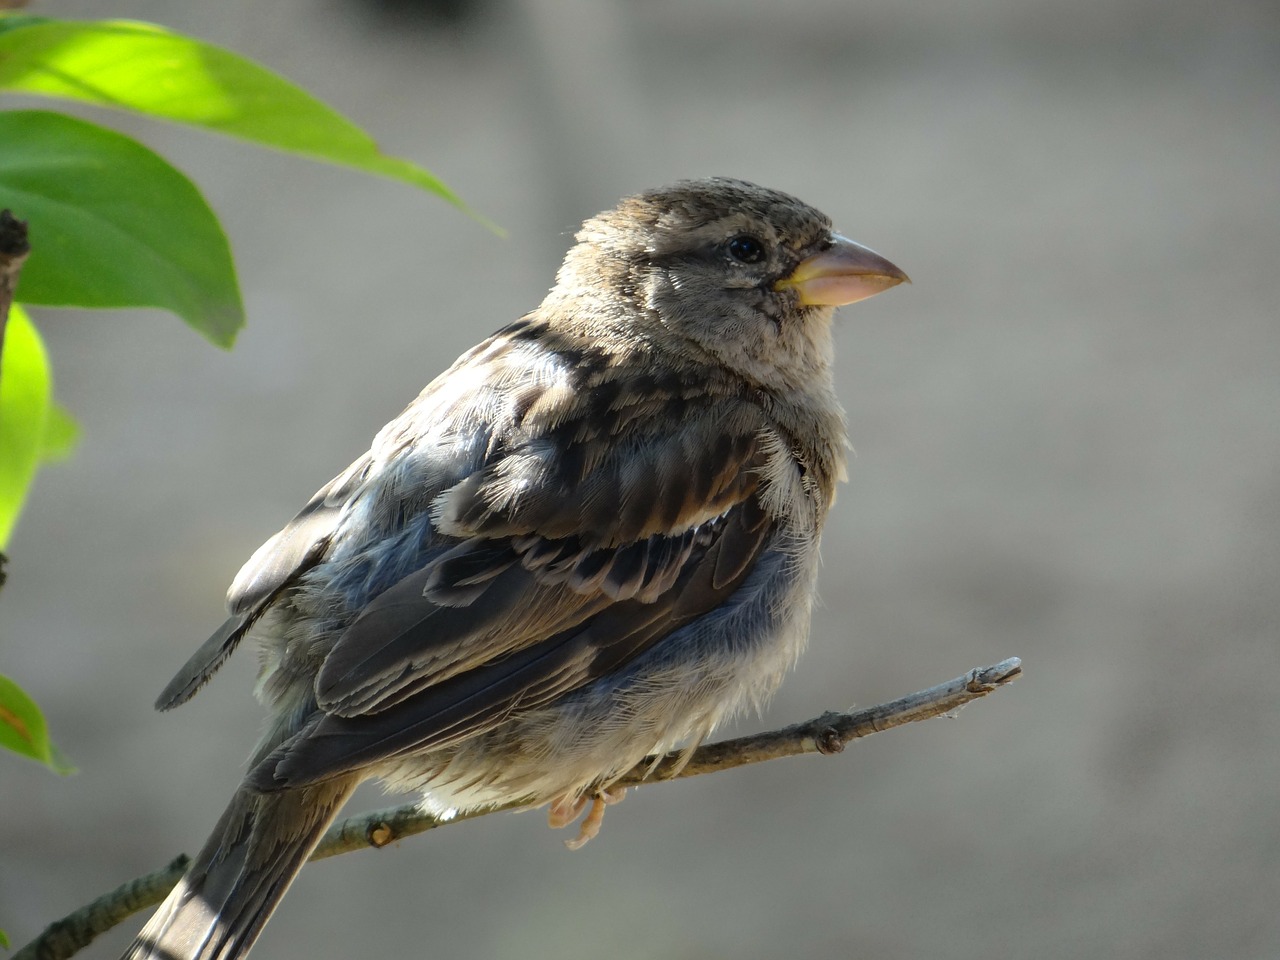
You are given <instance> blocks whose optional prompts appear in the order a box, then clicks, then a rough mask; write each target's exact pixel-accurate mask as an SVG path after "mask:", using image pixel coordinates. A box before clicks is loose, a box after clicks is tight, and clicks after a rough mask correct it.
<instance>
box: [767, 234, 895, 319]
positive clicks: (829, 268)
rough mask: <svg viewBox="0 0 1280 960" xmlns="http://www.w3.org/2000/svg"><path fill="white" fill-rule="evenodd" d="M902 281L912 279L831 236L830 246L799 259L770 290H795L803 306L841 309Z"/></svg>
mask: <svg viewBox="0 0 1280 960" xmlns="http://www.w3.org/2000/svg"><path fill="white" fill-rule="evenodd" d="M903 282H906V283H910V282H911V278H910V277H908V276H907V275H906V274H905V273H903V272H902V271H901V270H899V269H898V268H897V267H895V266H894V265H893V264H892V263H890V262H889V261H888V260H886V259H885V258H884V257H882V256H880V254H878V253H876V252H875V251H874V250H868V249H867V248H866V247H864V246H861V245H860V244H857V243H854V242H853V241H852V240H850V239H849V238H847V237H842V236H840V234H838V233H833V234H832V235H831V246H829V247H827V249H825V250H823V251H822V252H821V253H815V254H814V255H813V256H811V257H806V258H805V259H803V260H801V261H800V262H799V263H798V264H796V268H795V269H794V270H792V271H791V275H790V276H788V277H786V278H785V279H782V280H779V281H778V282H777V283H775V284H774V285H773V289H775V290H785V289H788V288H792V289H794V290H795V291H796V294H797V295H798V296H799V297H800V302H801V303H802V304H804V305H805V306H806V307H841V306H844V305H845V304H846V303H856V302H857V301H859V300H865V299H867V297H874V296H875V295H876V294H877V293H882V292H884V291H885V290H888V289H889V288H890V287H896V286H897V285H898V284H900V283H903Z"/></svg>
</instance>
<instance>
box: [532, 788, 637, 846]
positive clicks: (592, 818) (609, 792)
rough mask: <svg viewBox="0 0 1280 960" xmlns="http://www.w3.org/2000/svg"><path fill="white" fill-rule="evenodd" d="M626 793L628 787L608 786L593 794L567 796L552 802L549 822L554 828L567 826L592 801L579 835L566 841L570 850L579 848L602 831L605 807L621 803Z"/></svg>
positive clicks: (581, 824)
mask: <svg viewBox="0 0 1280 960" xmlns="http://www.w3.org/2000/svg"><path fill="white" fill-rule="evenodd" d="M626 795H627V788H626V787H606V788H605V789H603V790H599V791H597V792H596V793H595V794H594V795H593V796H587V795H581V796H576V797H565V798H563V799H560V800H557V801H555V802H554V803H553V804H551V809H550V810H548V811H547V823H548V824H550V825H551V828H552V829H553V830H559V829H561V828H562V827H567V826H568V825H569V824H571V823H573V821H574V820H576V819H577V818H578V814H580V813H581V812H582V811H583V810H584V809H585V808H586V806H587V801H590V802H591V809H590V810H588V811H587V815H586V816H585V817H583V818H582V823H580V824H579V825H578V835H577V836H576V837H574V838H573V839H572V840H566V841H565V842H564V845H565V846H566V847H568V848H569V849H570V850H577V849H579V848H581V847H582V846H583V845H584V844H585V843H586V842H587V841H588V840H590V839H591V838H592V837H594V836H595V835H596V834H598V833H599V832H600V825H601V824H602V823H604V811H605V808H606V807H609V806H612V805H613V804H615V803H621V802H622V799H623V797H625V796H626Z"/></svg>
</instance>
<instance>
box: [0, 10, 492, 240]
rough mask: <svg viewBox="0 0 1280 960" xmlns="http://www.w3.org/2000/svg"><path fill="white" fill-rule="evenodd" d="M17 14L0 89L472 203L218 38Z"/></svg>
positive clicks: (5, 35) (1, 37) (1, 51)
mask: <svg viewBox="0 0 1280 960" xmlns="http://www.w3.org/2000/svg"><path fill="white" fill-rule="evenodd" d="M20 19H21V20H23V21H24V22H23V23H22V24H21V25H20V26H19V27H18V28H17V29H10V30H8V31H0V89H8V90H13V91H19V92H22V93H36V94H44V95H47V96H54V97H65V98H68V99H71V100H81V101H84V102H85V103H92V104H95V105H97V106H101V107H114V108H117V109H122V110H134V111H137V112H138V113H143V114H146V115H148V116H152V117H158V118H160V119H164V120H172V121H175V122H177V123H187V124H191V125H193V126H197V127H202V128H204V129H206V130H211V131H213V132H215V133H222V134H226V135H228V136H232V137H239V138H241V139H244V140H250V141H252V142H254V143H257V144H260V145H262V146H264V147H272V148H275V149H278V150H285V151H288V152H290V153H298V154H302V155H303V156H306V157H310V158H311V159H313V160H323V161H326V162H328V163H335V164H339V165H340V166H346V167H353V168H355V169H357V170H363V171H365V172H366V173H373V174H377V175H379V176H383V177H390V178H392V179H395V180H401V181H403V182H405V183H409V184H412V185H413V186H415V187H420V188H422V189H423V190H427V191H429V192H431V193H434V194H436V195H437V196H440V197H442V198H444V199H445V200H447V201H448V202H449V203H452V204H453V205H454V206H456V207H458V208H459V209H461V210H464V211H467V212H468V213H470V212H471V211H469V210H468V208H467V206H466V204H464V203H463V202H462V200H460V199H459V198H458V197H457V195H455V194H454V193H453V191H451V190H450V189H449V188H448V187H446V186H445V185H444V184H443V183H441V182H440V180H439V179H438V178H437V177H436V176H435V175H434V174H432V173H431V172H429V171H427V170H424V169H423V168H421V167H418V166H415V165H414V164H412V163H410V162H409V161H408V160H404V159H402V158H400V157H394V156H390V155H388V154H385V153H383V152H382V151H381V150H379V149H378V145H377V143H375V142H374V140H373V138H372V137H370V136H369V135H368V134H367V133H365V132H364V131H363V130H361V129H360V128H359V127H357V126H356V125H355V124H353V123H352V122H351V121H350V120H348V119H346V118H345V117H344V116H342V115H341V114H340V113H338V112H337V111H335V110H333V109H331V108H330V107H328V106H326V105H325V104H323V103H321V102H320V101H319V100H317V99H316V98H315V97H313V96H311V95H310V94H309V93H307V92H306V91H305V90H303V89H301V88H300V87H298V86H296V85H294V84H293V83H290V82H289V81H288V80H285V79H284V78H283V77H281V76H279V75H278V74H275V73H272V72H271V71H270V70H267V69H265V68H263V67H260V66H258V65H257V64H255V63H253V62H252V61H249V60H246V59H244V58H243V57H238V56H236V55H235V54H233V53H231V52H229V51H227V50H224V49H222V48H221V47H216V46H214V45H213V44H210V43H203V42H202V41H200V40H196V39H193V38H191V37H186V36H183V35H181V34H178V33H172V32H170V31H168V30H164V29H162V28H161V27H158V26H155V25H153V24H147V23H136V22H131V21H123V20H104V21H71V20H46V21H40V20H39V19H38V18H34V17H25V16H23V17H21V18H20ZM0 24H3V18H0ZM472 215H473V216H474V214H472Z"/></svg>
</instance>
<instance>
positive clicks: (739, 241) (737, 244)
mask: <svg viewBox="0 0 1280 960" xmlns="http://www.w3.org/2000/svg"><path fill="white" fill-rule="evenodd" d="M729 256H731V257H733V259H735V260H737V261H738V262H739V263H759V262H760V261H761V260H763V259H764V257H765V251H764V243H763V242H761V240H760V239H759V238H757V237H753V236H751V235H750V234H748V233H744V234H740V235H739V236H736V237H734V238H733V239H732V240H730V241H729Z"/></svg>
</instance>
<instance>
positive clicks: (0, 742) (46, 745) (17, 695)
mask: <svg viewBox="0 0 1280 960" xmlns="http://www.w3.org/2000/svg"><path fill="white" fill-rule="evenodd" d="M0 747H6V748H8V749H9V750H12V751H13V752H14V753H20V754H22V756H24V757H30V758H31V759H32V760H38V761H39V762H40V763H43V764H44V765H45V766H46V767H48V768H49V769H50V770H53V771H54V772H55V773H74V772H75V771H74V768H72V767H69V766H67V764H66V762H65V761H64V760H63V758H62V755H61V754H60V753H59V752H58V749H57V747H55V746H54V745H53V743H52V742H50V740H49V730H48V727H46V726H45V722H44V715H43V714H42V713H41V712H40V708H39V707H38V706H36V702H35V701H34V700H32V699H31V698H30V697H29V696H27V695H26V694H25V693H23V692H22V688H21V687H19V686H18V685H17V684H16V683H14V682H13V681H12V680H10V679H9V678H8V677H6V676H4V675H3V674H0Z"/></svg>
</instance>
